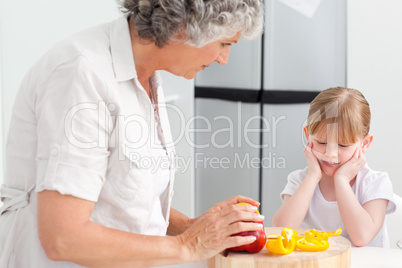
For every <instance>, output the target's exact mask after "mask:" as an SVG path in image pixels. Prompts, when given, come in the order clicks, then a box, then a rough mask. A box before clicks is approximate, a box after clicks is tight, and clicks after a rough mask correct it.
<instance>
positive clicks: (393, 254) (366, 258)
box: [164, 247, 402, 268]
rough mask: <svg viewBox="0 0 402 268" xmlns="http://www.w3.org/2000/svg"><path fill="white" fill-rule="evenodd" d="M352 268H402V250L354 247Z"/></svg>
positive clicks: (200, 266)
mask: <svg viewBox="0 0 402 268" xmlns="http://www.w3.org/2000/svg"><path fill="white" fill-rule="evenodd" d="M351 253H352V263H351V266H350V267H351V268H401V267H402V250H400V249H396V248H375V247H360V248H357V247H352V252H351ZM164 268H208V265H207V261H203V262H198V263H186V264H181V265H170V266H164Z"/></svg>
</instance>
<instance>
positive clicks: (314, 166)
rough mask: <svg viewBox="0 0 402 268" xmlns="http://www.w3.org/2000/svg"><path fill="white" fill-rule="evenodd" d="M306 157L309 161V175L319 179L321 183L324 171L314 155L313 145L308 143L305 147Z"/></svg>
mask: <svg viewBox="0 0 402 268" xmlns="http://www.w3.org/2000/svg"><path fill="white" fill-rule="evenodd" d="M304 155H305V156H306V159H307V169H308V175H309V176H312V177H314V178H317V180H318V182H319V181H320V180H321V178H322V170H321V167H320V163H318V159H317V157H316V156H315V155H314V153H313V143H310V142H307V145H306V147H304Z"/></svg>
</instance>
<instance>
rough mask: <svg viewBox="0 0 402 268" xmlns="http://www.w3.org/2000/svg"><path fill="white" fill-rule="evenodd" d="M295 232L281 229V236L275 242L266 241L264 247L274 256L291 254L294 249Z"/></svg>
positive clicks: (289, 229)
mask: <svg viewBox="0 0 402 268" xmlns="http://www.w3.org/2000/svg"><path fill="white" fill-rule="evenodd" d="M296 235H297V231H295V230H293V229H291V228H283V229H282V232H281V235H280V236H278V237H277V238H276V239H275V240H268V241H267V244H266V245H265V247H266V248H267V250H268V251H269V252H271V253H272V254H276V255H286V254H289V253H291V252H292V251H293V250H294V249H295V247H296Z"/></svg>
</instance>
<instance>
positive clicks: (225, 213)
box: [178, 196, 263, 261]
mask: <svg viewBox="0 0 402 268" xmlns="http://www.w3.org/2000/svg"><path fill="white" fill-rule="evenodd" d="M241 202H244V203H249V204H251V205H244V206H238V205H237V204H238V203H241ZM258 205H259V203H258V202H256V201H254V200H253V199H250V198H246V197H243V196H235V197H232V198H230V199H228V200H226V201H224V202H221V203H218V204H216V205H215V206H213V207H212V208H211V209H209V210H208V211H207V212H205V213H204V214H203V215H202V216H200V217H198V218H197V219H196V221H195V222H194V224H193V225H192V226H191V227H190V228H188V229H187V230H186V231H185V232H184V233H183V234H182V235H180V236H179V237H178V238H180V239H181V241H182V243H183V244H184V245H185V247H186V248H187V249H188V254H189V255H190V256H189V259H190V260H192V261H201V260H205V259H207V258H210V257H212V256H214V255H216V254H218V253H219V252H221V251H223V250H225V249H226V248H230V247H235V246H240V245H246V244H250V243H252V242H254V241H255V237H254V236H232V235H234V234H237V233H240V232H244V231H257V230H260V229H261V224H259V223H256V222H258V221H262V220H263V216H262V215H259V214H257V213H255V210H256V207H257V206H258Z"/></svg>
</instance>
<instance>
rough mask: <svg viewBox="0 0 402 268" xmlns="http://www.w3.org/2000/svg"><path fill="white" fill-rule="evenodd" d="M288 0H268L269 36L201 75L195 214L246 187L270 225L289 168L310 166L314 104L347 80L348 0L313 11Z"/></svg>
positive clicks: (239, 47) (325, 1)
mask: <svg viewBox="0 0 402 268" xmlns="http://www.w3.org/2000/svg"><path fill="white" fill-rule="evenodd" d="M284 2H287V1H280V0H268V1H265V9H266V10H265V29H264V33H263V35H262V36H260V37H259V38H257V39H255V40H253V41H244V40H240V42H239V43H238V44H236V45H233V46H232V48H231V53H230V57H229V62H228V64H227V66H225V67H222V66H219V65H218V64H213V65H211V66H210V67H209V68H207V69H206V70H204V71H203V72H201V73H199V74H198V76H197V78H196V80H195V116H196V118H195V120H194V128H195V130H194V131H195V142H194V146H195V156H194V165H195V193H196V199H195V200H196V201H195V212H196V215H200V214H202V213H203V212H205V211H206V210H207V209H208V208H210V207H211V206H213V205H214V204H215V203H217V202H220V201H223V200H226V199H227V198H229V197H231V196H233V195H237V194H241V195H245V196H249V197H252V198H254V199H256V200H259V201H260V202H261V210H262V211H261V212H262V214H264V215H265V225H266V226H270V225H271V221H272V216H273V215H274V213H275V211H276V210H277V209H278V208H279V206H280V205H281V200H280V197H279V194H280V192H281V191H282V190H283V188H284V186H285V184H286V181H287V175H288V174H289V173H290V172H291V171H293V170H295V169H300V168H304V167H305V166H306V160H305V157H304V154H303V148H304V136H303V131H302V127H303V124H304V123H305V121H306V119H307V112H308V107H309V103H310V102H311V100H312V99H313V98H314V97H315V96H316V95H317V94H318V92H320V91H321V90H324V89H326V88H329V87H333V86H345V85H346V0H322V1H321V2H320V3H319V5H318V7H317V9H316V10H315V12H314V14H313V15H312V16H306V15H305V14H303V13H302V12H300V10H297V8H295V7H291V6H289V5H288V4H286V3H284ZM290 2H291V1H290ZM296 2H297V1H296ZM299 2H303V1H299Z"/></svg>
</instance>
